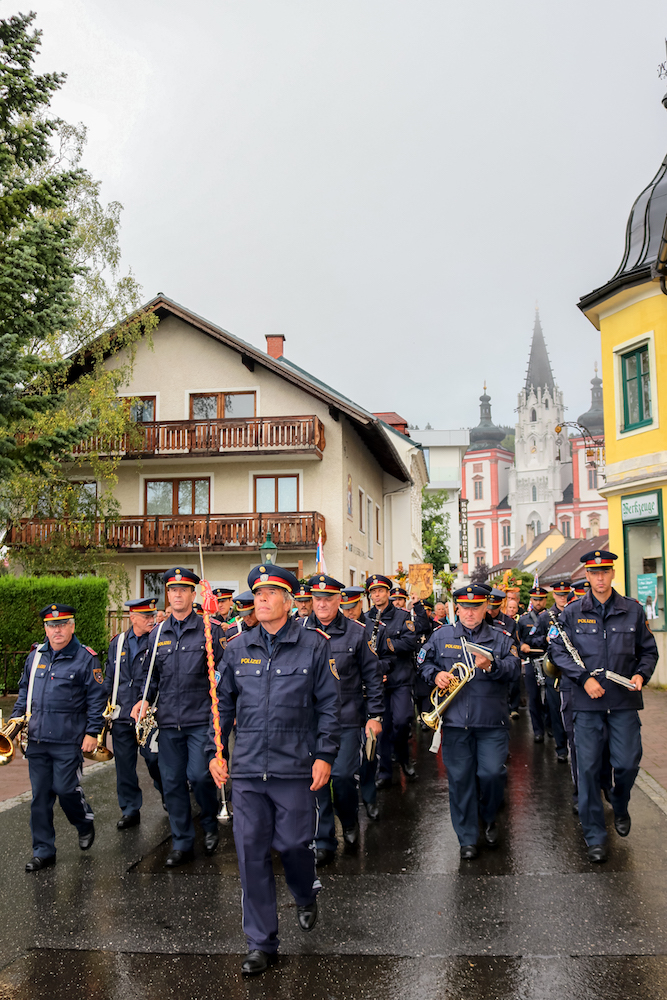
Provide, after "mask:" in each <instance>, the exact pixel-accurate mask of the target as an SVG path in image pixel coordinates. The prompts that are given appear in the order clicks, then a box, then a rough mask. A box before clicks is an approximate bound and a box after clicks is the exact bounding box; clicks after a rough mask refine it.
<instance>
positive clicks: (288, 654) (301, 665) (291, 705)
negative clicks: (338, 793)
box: [209, 564, 340, 975]
mask: <svg viewBox="0 0 667 1000" xmlns="http://www.w3.org/2000/svg"><path fill="white" fill-rule="evenodd" d="M248 584H249V585H250V587H251V588H252V590H253V593H254V594H255V612H256V614H257V618H258V619H259V624H258V625H257V626H256V627H255V628H253V629H251V630H250V631H249V632H242V633H241V634H240V635H236V636H234V638H232V639H230V640H229V642H228V644H227V648H226V650H225V656H224V661H223V665H222V676H221V679H220V681H219V683H218V698H219V707H220V722H221V726H222V736H223V741H224V742H225V746H226V740H227V737H228V734H229V732H230V730H231V727H232V724H233V722H234V719H235V718H236V742H235V744H234V749H233V752H232V760H231V772H232V778H233V782H234V841H235V843H236V853H237V856H238V862H239V872H240V876H241V887H242V890H243V894H242V905H243V930H244V933H245V935H246V938H247V942H248V954H247V955H246V957H245V959H244V961H243V964H242V971H243V972H244V973H245V974H246V975H253V974H255V973H259V972H263V971H264V970H265V969H266V968H267V966H268V965H269V964H271V963H272V962H274V961H275V958H276V953H277V950H278V944H279V942H278V913H277V909H276V889H275V881H274V876H273V863H272V860H271V849H272V848H273V849H275V850H276V851H278V852H279V853H280V855H281V859H282V863H283V868H284V870H285V879H286V882H287V886H288V888H289V890H290V892H291V893H292V895H293V897H294V899H295V902H296V909H297V919H298V923H299V926H300V928H301V929H302V930H303V931H310V930H312V928H313V927H314V926H315V923H316V921H317V893H318V891H319V889H320V888H321V884H320V882H319V880H318V879H317V876H316V873H315V855H314V853H313V850H312V847H311V845H312V841H313V838H314V836H315V824H316V795H315V793H316V792H317V791H319V789H320V788H324V787H325V786H326V785H327V784H328V782H329V778H330V775H331V765H332V764H333V762H334V760H335V758H336V753H337V751H338V745H339V742H340V681H339V679H338V672H337V669H336V661H335V658H334V657H333V656H332V651H331V649H330V645H329V640H328V639H327V638H326V635H325V634H324V633H323V632H322V631H321V630H319V629H311V628H304V627H303V624H301V623H300V622H299V621H298V619H294V618H292V617H291V616H290V614H289V612H290V608H291V605H292V594H293V591H294V590H296V589H297V587H298V581H297V579H296V577H295V576H294V575H293V574H292V573H290V572H289V571H288V570H285V569H282V567H280V566H273V565H271V564H267V565H265V566H257V567H255V569H253V570H251V572H250V575H249V576H248ZM214 754H215V748H214V742H213V740H212V739H210V740H209V759H210V765H209V766H210V769H211V774H212V775H213V777H214V778H215V781H216V784H217V785H218V786H221V785H222V783H223V782H224V781H226V779H227V763H226V761H224V762H223V764H222V765H220V764H219V763H218V761H217V760H216V759H215V756H214Z"/></svg>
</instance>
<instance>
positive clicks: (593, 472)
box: [588, 469, 598, 490]
mask: <svg viewBox="0 0 667 1000" xmlns="http://www.w3.org/2000/svg"><path fill="white" fill-rule="evenodd" d="M588 488H589V490H596V489H597V488H598V470H597V469H589V470H588Z"/></svg>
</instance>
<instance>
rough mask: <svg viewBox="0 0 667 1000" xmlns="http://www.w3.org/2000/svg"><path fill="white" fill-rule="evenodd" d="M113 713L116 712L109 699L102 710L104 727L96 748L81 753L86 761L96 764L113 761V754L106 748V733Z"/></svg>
mask: <svg viewBox="0 0 667 1000" xmlns="http://www.w3.org/2000/svg"><path fill="white" fill-rule="evenodd" d="M115 711H116V706H115V705H112V704H111V699H109V701H108V702H107V707H106V708H105V709H104V712H103V718H104V725H103V726H102V731H101V732H100V734H99V736H98V737H97V746H96V747H95V749H94V750H90V751H86V750H84V751H83V756H84V757H85V758H86V759H87V760H96V761H98V762H99V761H104V762H106V761H108V760H113V753H112V751H111V750H109V747H108V746H107V733H108V732H109V726H110V725H111V717H112V715H113V713H114V712H115Z"/></svg>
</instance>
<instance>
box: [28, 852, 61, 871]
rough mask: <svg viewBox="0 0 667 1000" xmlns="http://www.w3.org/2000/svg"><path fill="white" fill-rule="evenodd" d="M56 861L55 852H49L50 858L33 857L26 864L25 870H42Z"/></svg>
mask: <svg viewBox="0 0 667 1000" xmlns="http://www.w3.org/2000/svg"><path fill="white" fill-rule="evenodd" d="M55 863H56V856H55V854H49V856H48V858H31V859H30V861H28V863H27V865H26V866H25V870H26V871H27V872H41V870H42V868H49V867H50V866H51V865H55Z"/></svg>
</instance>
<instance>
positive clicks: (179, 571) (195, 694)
mask: <svg viewBox="0 0 667 1000" xmlns="http://www.w3.org/2000/svg"><path fill="white" fill-rule="evenodd" d="M162 579H163V581H164V584H165V586H166V588H167V594H168V597H169V604H170V606H171V614H170V615H169V617H168V618H167V619H166V621H165V622H164V624H163V626H162V629H161V631H159V629H158V628H155V629H154V630H153V631H152V632H151V634H150V636H149V639H148V660H149V669H150V658H151V656H152V653H153V649H154V647H157V649H156V656H155V666H154V671H153V675H152V679H151V684H150V687H149V691H148V702H144V701H141V700H140V701H138V702H137V704H136V705H135V706H134V708H133V709H132V717H133V718H134V719H135V720H136V719H137V718H138V717H142V716H143V715H144V714H145V712H146V709H147V708H148V703H150V704H153V703H154V701H155V698H156V697H157V699H158V701H157V724H158V727H159V735H158V752H159V760H160V775H161V778H162V788H163V792H164V801H165V805H166V807H167V812H168V814H169V824H170V826H171V834H172V850H171V852H170V853H169V855H168V857H167V860H166V862H165V864H166V866H167V867H168V868H175V867H177V866H178V865H182V864H185V863H186V862H188V861H192V859H193V857H194V840H195V829H194V824H193V822H192V810H191V808H190V792H189V790H188V782H189V783H190V785H191V787H192V791H193V792H194V796H195V799H196V800H197V803H198V805H199V808H200V810H201V812H200V816H199V822H200V824H201V827H202V829H203V830H204V849H205V852H206V854H213V852H214V851H215V849H216V847H217V846H218V839H219V838H218V820H217V812H218V795H217V792H216V788H215V783H214V781H213V779H212V778H211V775H210V774H209V770H208V756H207V753H206V746H207V742H208V724H209V718H210V712H211V697H210V687H209V678H208V665H207V660H206V647H205V637H204V620H203V618H200V617H198V616H197V615H196V614H195V612H194V611H193V610H192V606H193V603H194V596H195V587H196V586H197V584H198V583H199V577H198V576H197V575H196V573H193V572H192V571H191V570H189V569H185V568H184V567H182V566H175V567H174V568H173V569H170V570H167V572H166V573H165V574H164V576H163V578H162ZM210 622H211V635H212V639H213V654H214V657H215V664H216V668H217V669H219V666H218V665H219V663H220V661H221V660H222V655H223V652H224V643H225V636H224V632H223V630H222V625H221V623H220V622H219V621H218V620H217V619H216V618H211V619H210Z"/></svg>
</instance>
